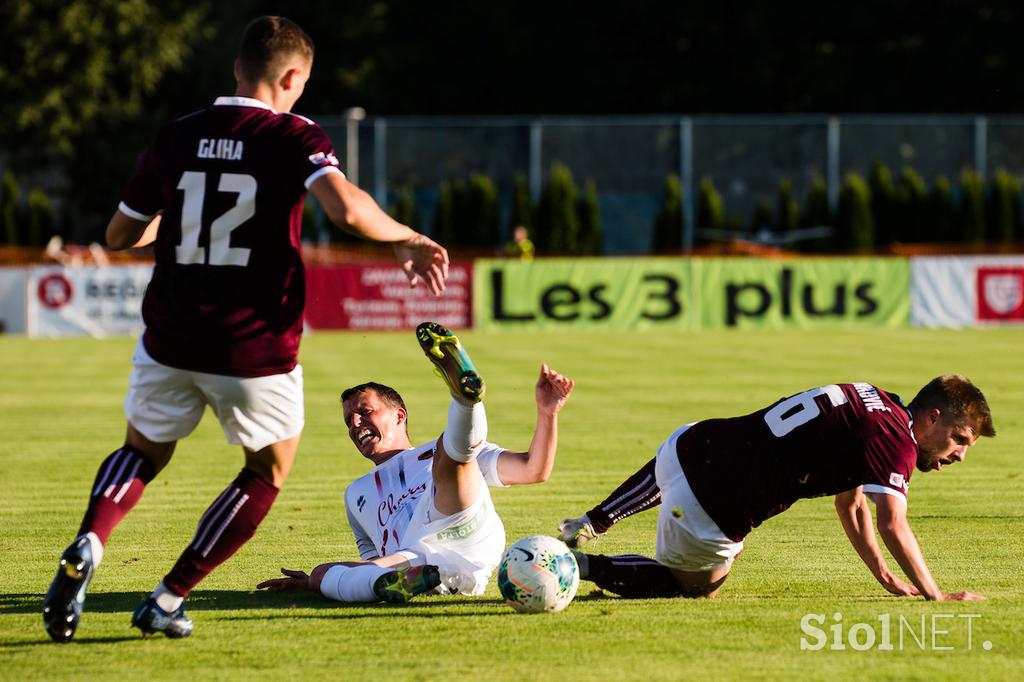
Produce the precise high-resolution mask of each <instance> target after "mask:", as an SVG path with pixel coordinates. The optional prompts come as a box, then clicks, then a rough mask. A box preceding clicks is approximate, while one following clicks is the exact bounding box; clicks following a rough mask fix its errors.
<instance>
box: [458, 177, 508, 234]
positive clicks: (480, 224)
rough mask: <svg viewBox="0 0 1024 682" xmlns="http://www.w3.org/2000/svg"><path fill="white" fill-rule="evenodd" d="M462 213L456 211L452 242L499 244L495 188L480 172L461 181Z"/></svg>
mask: <svg viewBox="0 0 1024 682" xmlns="http://www.w3.org/2000/svg"><path fill="white" fill-rule="evenodd" d="M465 192H466V195H465V200H464V201H463V203H462V207H463V212H462V214H461V215H458V214H456V216H457V220H456V224H455V227H456V233H457V235H458V236H457V238H456V242H457V243H459V244H464V245H466V246H475V247H481V248H495V247H498V246H501V222H500V218H499V216H498V188H497V187H496V186H495V184H494V180H491V178H490V177H489V176H487V175H484V174H483V173H473V174H472V175H470V176H469V181H468V182H467V183H466V184H465Z"/></svg>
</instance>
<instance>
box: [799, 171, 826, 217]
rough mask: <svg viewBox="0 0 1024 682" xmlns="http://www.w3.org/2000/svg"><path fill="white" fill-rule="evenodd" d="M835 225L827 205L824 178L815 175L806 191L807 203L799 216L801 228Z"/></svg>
mask: <svg viewBox="0 0 1024 682" xmlns="http://www.w3.org/2000/svg"><path fill="white" fill-rule="evenodd" d="M834 224H835V216H833V215H832V209H831V208H830V207H829V205H828V186H827V185H826V184H825V178H823V177H821V176H820V175H815V176H814V177H813V178H811V186H810V188H808V190H807V201H806V203H805V204H804V211H803V213H802V214H801V216H800V226H801V227H827V226H830V225H834Z"/></svg>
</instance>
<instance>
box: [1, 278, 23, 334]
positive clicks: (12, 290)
mask: <svg viewBox="0 0 1024 682" xmlns="http://www.w3.org/2000/svg"><path fill="white" fill-rule="evenodd" d="M27 281H28V268H0V333H7V334H24V333H25V291H26V286H27V284H26V283H27Z"/></svg>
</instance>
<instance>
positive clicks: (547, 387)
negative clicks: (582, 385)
mask: <svg viewBox="0 0 1024 682" xmlns="http://www.w3.org/2000/svg"><path fill="white" fill-rule="evenodd" d="M575 386H576V382H575V381H573V380H572V379H570V378H568V377H566V376H563V375H561V374H559V373H558V372H556V371H555V370H553V369H551V368H550V367H548V366H547V365H541V366H540V377H539V378H538V379H537V388H536V391H535V394H536V398H537V409H540V410H543V411H545V412H548V413H549V414H558V412H559V411H560V410H561V409H562V407H563V406H564V405H565V401H566V400H568V399H569V394H571V393H572V389H573V388H574V387H575Z"/></svg>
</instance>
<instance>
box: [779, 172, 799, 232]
mask: <svg viewBox="0 0 1024 682" xmlns="http://www.w3.org/2000/svg"><path fill="white" fill-rule="evenodd" d="M775 224H776V225H777V226H778V228H779V230H780V231H781V232H783V233H785V232H791V231H793V230H795V229H797V228H798V227H800V208H799V205H798V204H797V202H796V196H795V195H794V193H793V182H792V181H791V180H790V179H789V178H786V179H784V180H782V181H781V182H779V198H778V207H777V210H776V214H775Z"/></svg>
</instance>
